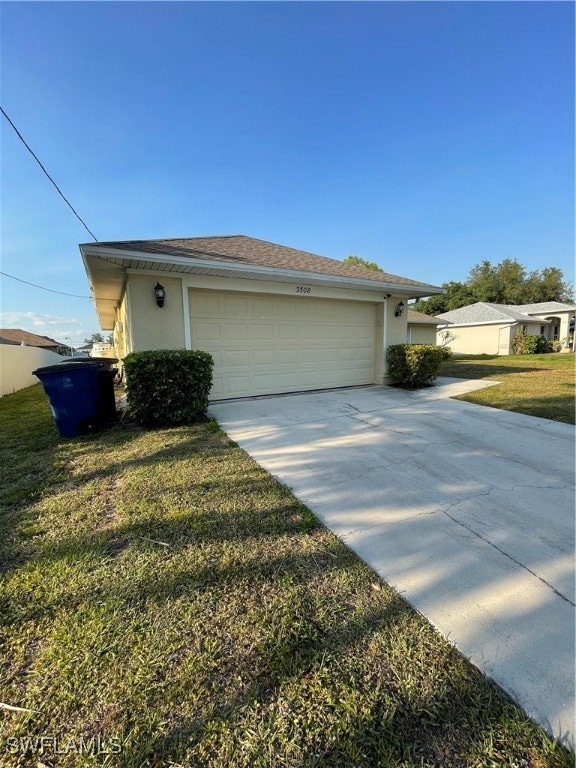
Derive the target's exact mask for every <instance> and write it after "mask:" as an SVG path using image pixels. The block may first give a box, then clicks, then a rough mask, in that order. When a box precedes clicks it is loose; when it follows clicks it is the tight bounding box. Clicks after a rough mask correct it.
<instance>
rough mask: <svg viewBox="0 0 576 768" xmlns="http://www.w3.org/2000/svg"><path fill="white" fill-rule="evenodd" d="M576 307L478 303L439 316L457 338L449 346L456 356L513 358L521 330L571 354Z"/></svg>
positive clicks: (553, 302) (547, 304) (558, 304)
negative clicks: (515, 337)
mask: <svg viewBox="0 0 576 768" xmlns="http://www.w3.org/2000/svg"><path fill="white" fill-rule="evenodd" d="M575 311H576V307H575V306H574V305H572V304H563V303H562V302H559V301H546V302H542V303H540V304H519V305H514V304H489V303H486V302H482V301H481V302H477V303H476V304H470V305H469V306H467V307H461V308H460V309H454V310H452V311H451V312H444V313H443V314H441V315H438V319H439V320H440V321H443V323H444V325H441V326H439V328H438V333H439V334H440V333H441V332H442V331H443V330H444V329H446V328H449V330H450V332H451V333H453V334H454V335H455V336H456V339H455V340H454V341H451V342H450V347H451V349H452V351H453V352H456V353H463V354H487V355H511V354H512V353H513V350H512V339H513V338H514V336H515V335H516V333H517V332H518V330H519V329H523V330H524V332H525V333H527V334H530V335H535V336H540V335H541V336H544V338H546V339H548V340H549V341H558V342H560V344H561V345H562V346H561V351H562V352H570V351H571V349H572V345H573V336H574V322H573V319H574V313H575Z"/></svg>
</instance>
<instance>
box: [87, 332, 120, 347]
mask: <svg viewBox="0 0 576 768" xmlns="http://www.w3.org/2000/svg"><path fill="white" fill-rule="evenodd" d="M103 342H106V343H107V344H113V343H114V336H113V335H112V334H111V333H110V334H108V336H106V338H104V336H102V334H101V333H93V334H92V335H91V336H88V337H87V338H86V339H84V344H102V343H103Z"/></svg>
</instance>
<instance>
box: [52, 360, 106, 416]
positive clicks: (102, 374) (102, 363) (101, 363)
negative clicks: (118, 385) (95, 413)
mask: <svg viewBox="0 0 576 768" xmlns="http://www.w3.org/2000/svg"><path fill="white" fill-rule="evenodd" d="M117 362H118V358H116V357H90V358H78V357H76V358H74V357H72V358H69V359H67V360H62V362H61V363H58V365H76V364H77V363H81V364H82V365H91V364H96V365H98V381H99V385H100V415H101V416H102V420H103V422H105V423H111V422H113V421H115V420H116V395H115V394H114V379H115V378H116V375H117V374H118V368H117V367H116V363H117Z"/></svg>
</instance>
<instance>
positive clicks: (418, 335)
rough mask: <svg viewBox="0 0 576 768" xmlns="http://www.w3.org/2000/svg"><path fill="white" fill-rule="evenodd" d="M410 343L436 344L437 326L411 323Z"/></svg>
mask: <svg viewBox="0 0 576 768" xmlns="http://www.w3.org/2000/svg"><path fill="white" fill-rule="evenodd" d="M408 344H436V326H435V325H412V324H409V325H408Z"/></svg>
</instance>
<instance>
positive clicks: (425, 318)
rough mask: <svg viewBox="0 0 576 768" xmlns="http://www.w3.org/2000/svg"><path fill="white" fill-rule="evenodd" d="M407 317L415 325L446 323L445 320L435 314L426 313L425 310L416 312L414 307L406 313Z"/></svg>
mask: <svg viewBox="0 0 576 768" xmlns="http://www.w3.org/2000/svg"><path fill="white" fill-rule="evenodd" d="M406 318H407V320H408V322H409V323H414V325H444V323H445V322H446V321H445V320H440V319H439V318H437V317H434V315H426V314H425V313H424V312H416V310H414V309H409V310H408V312H407V313H406Z"/></svg>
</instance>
